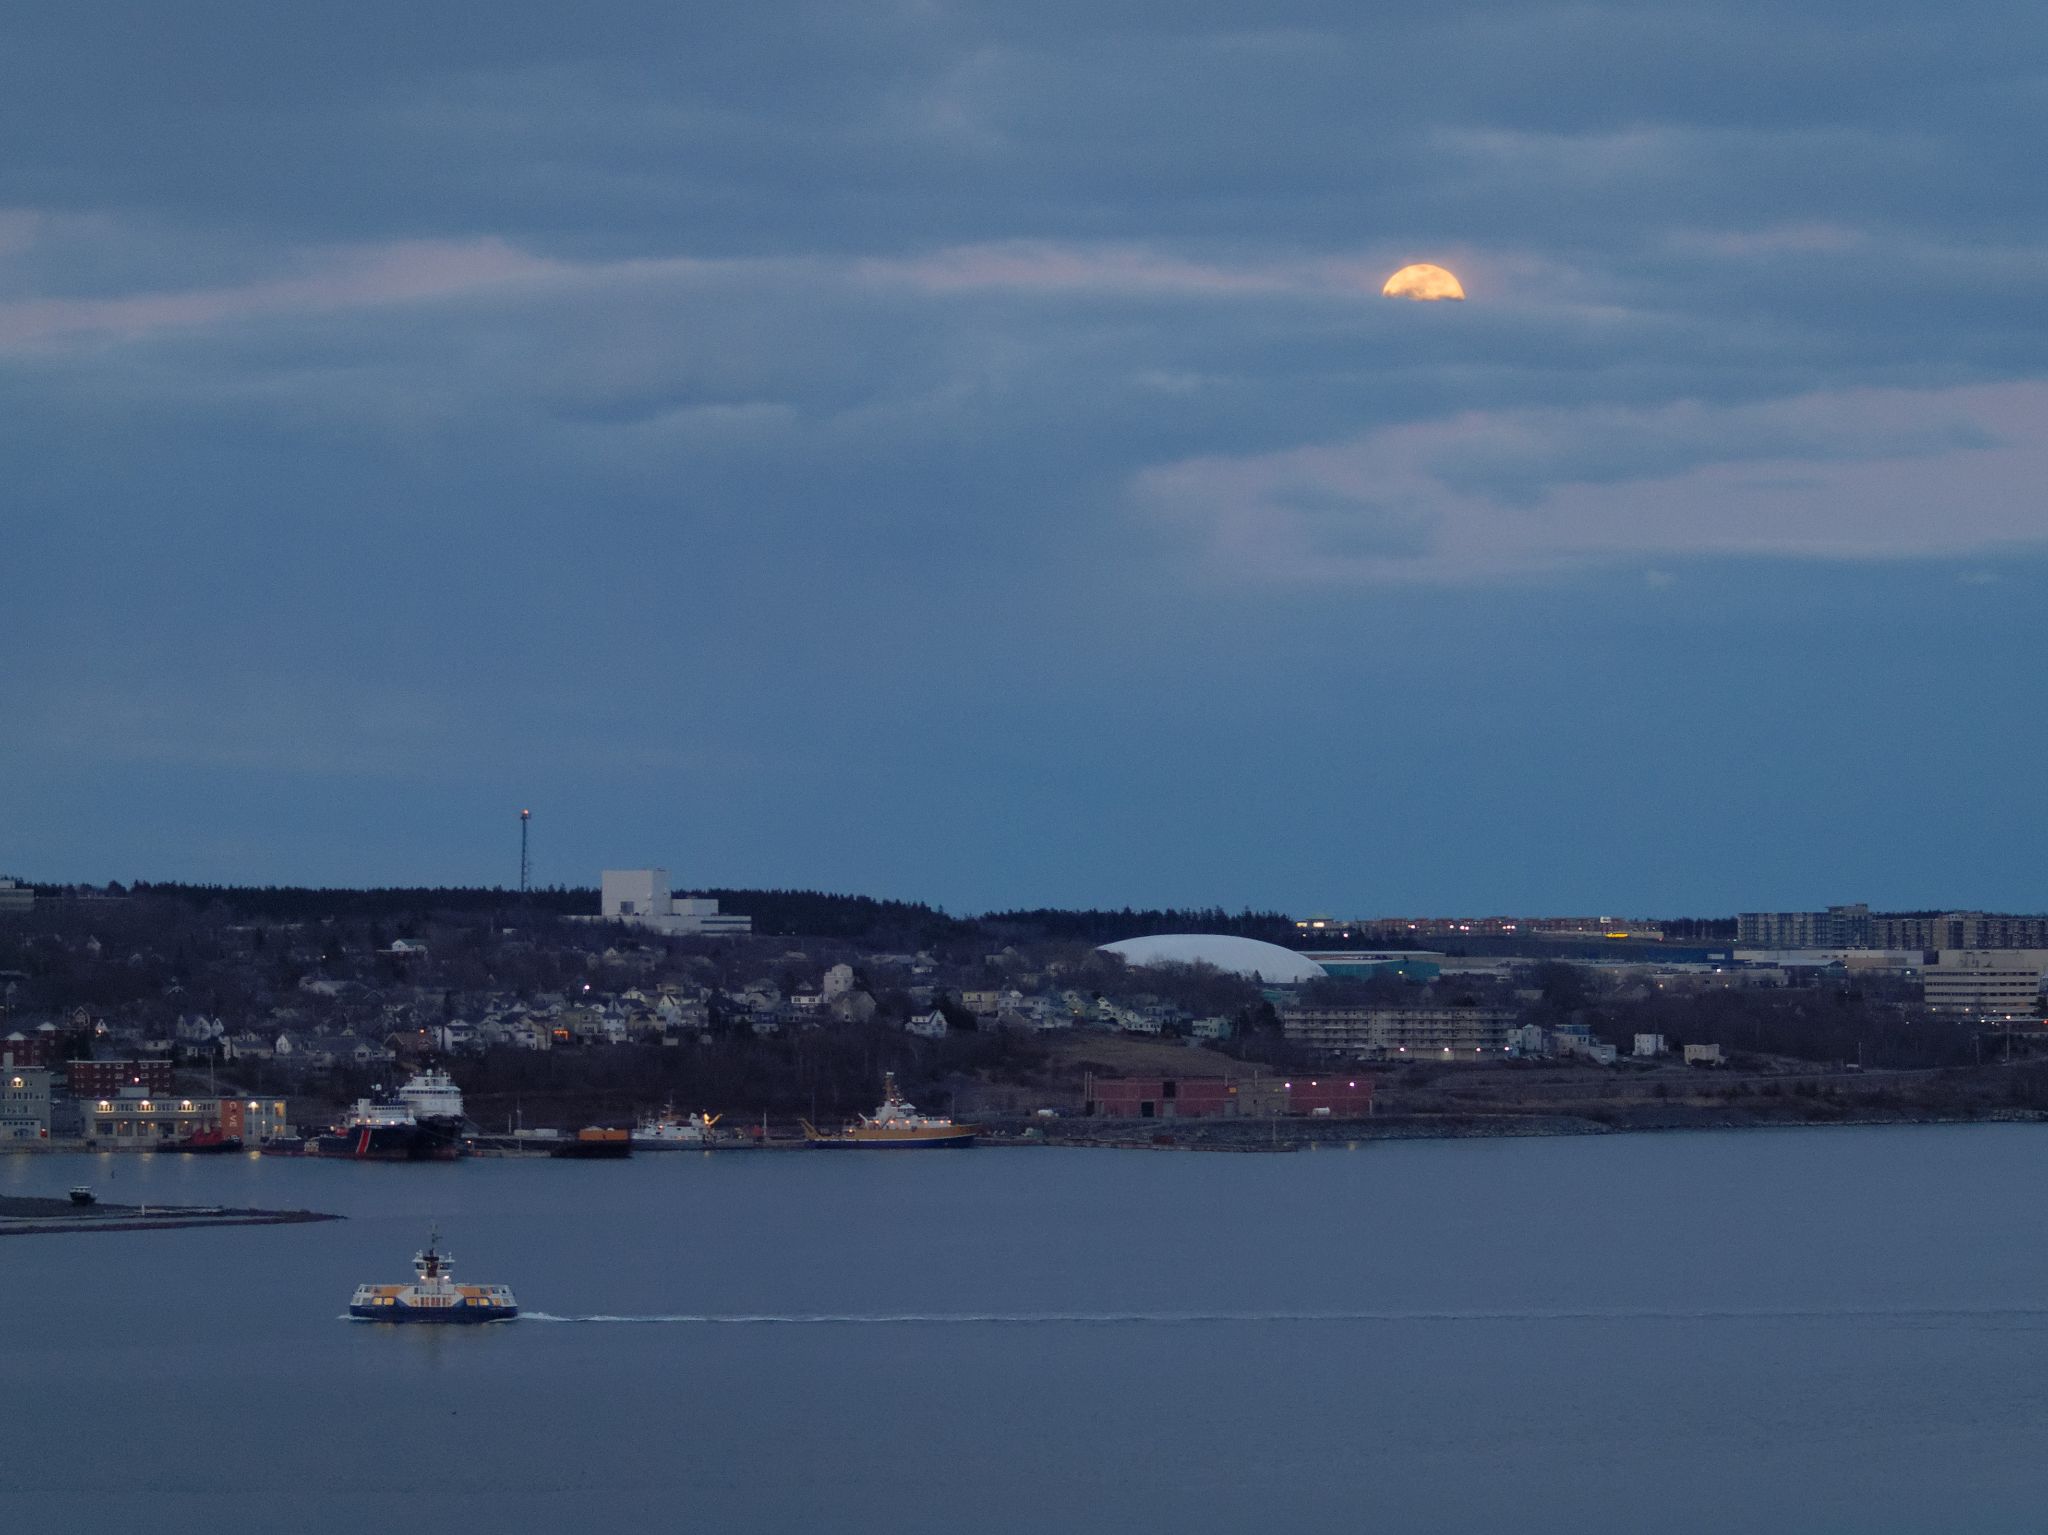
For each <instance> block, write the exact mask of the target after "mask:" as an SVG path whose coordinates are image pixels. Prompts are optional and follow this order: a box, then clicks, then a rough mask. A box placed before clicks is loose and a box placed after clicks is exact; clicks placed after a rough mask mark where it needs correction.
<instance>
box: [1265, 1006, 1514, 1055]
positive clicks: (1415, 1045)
mask: <svg viewBox="0 0 2048 1535" xmlns="http://www.w3.org/2000/svg"><path fill="white" fill-rule="evenodd" d="M1517 1016H1518V1015H1517V1014H1516V1013H1515V1012H1514V1011H1513V1010H1512V1009H1510V1008H1493V1007H1313V1008H1311V1007H1289V1008H1283V1009H1281V1011H1280V1027H1281V1030H1282V1032H1283V1033H1285V1034H1286V1036H1287V1038H1288V1039H1289V1040H1290V1041H1291V1042H1293V1043H1295V1044H1298V1045H1303V1046H1305V1047H1307V1048H1308V1049H1310V1050H1315V1051H1318V1052H1320V1053H1322V1054H1325V1055H1341V1056H1350V1057H1352V1058H1354V1059H1358V1060H1384V1059H1391V1058H1397V1057H1400V1056H1423V1055H1428V1056H1436V1057H1439V1058H1441V1059H1446V1060H1475V1059H1484V1058H1485V1057H1488V1056H1498V1055H1501V1054H1504V1053H1505V1052H1506V1050H1507V1047H1508V1033H1509V1031H1510V1030H1511V1029H1513V1028H1514V1026H1515V1021H1516V1018H1517Z"/></svg>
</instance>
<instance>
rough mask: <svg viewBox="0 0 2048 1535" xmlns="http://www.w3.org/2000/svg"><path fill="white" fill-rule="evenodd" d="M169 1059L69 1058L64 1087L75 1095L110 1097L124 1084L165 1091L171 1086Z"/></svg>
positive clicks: (66, 1065)
mask: <svg viewBox="0 0 2048 1535" xmlns="http://www.w3.org/2000/svg"><path fill="white" fill-rule="evenodd" d="M171 1070H172V1068H171V1063H170V1062H169V1061H67V1062H65V1064H64V1078H65V1087H66V1088H67V1089H68V1090H69V1092H70V1094H71V1096H72V1097H74V1098H81V1099H83V1098H95V1099H97V1098H111V1097H113V1096H114V1095H115V1094H117V1093H119V1092H120V1091H122V1089H124V1088H129V1087H139V1088H145V1089H147V1090H148V1091H149V1092H151V1093H156V1094H159V1095H161V1094H164V1093H168V1092H169V1091H170V1090H171Z"/></svg>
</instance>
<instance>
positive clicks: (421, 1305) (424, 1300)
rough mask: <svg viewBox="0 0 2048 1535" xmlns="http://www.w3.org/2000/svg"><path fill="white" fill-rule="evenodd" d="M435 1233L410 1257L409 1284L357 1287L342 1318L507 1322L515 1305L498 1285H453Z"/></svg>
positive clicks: (450, 1261) (447, 1260)
mask: <svg viewBox="0 0 2048 1535" xmlns="http://www.w3.org/2000/svg"><path fill="white" fill-rule="evenodd" d="M440 1240H441V1234H440V1233H439V1232H438V1231H437V1232H435V1233H433V1234H432V1235H431V1236H429V1237H428V1238H427V1246H426V1251H424V1252H420V1253H415V1254H414V1255H413V1260H412V1270H413V1274H414V1276H415V1277H414V1279H413V1282H412V1283H411V1284H402V1285H401V1284H366V1285H357V1286H356V1293H355V1295H354V1296H353V1297H351V1299H350V1300H349V1303H348V1314H349V1315H350V1316H351V1317H354V1318H356V1319H357V1320H358V1321H364V1322H509V1321H511V1320H512V1319H513V1318H514V1317H516V1316H518V1315H519V1303H518V1302H517V1301H515V1300H513V1298H512V1292H511V1291H510V1290H508V1289H506V1288H505V1287H504V1286H503V1285H501V1284H457V1283H456V1282H455V1280H454V1278H453V1277H452V1276H451V1274H450V1270H451V1269H452V1268H453V1267H454V1261H455V1260H454V1259H452V1258H450V1257H449V1256H448V1255H447V1254H446V1253H444V1252H442V1251H441V1250H440V1247H439V1243H440Z"/></svg>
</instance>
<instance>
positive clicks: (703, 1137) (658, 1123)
mask: <svg viewBox="0 0 2048 1535" xmlns="http://www.w3.org/2000/svg"><path fill="white" fill-rule="evenodd" d="M720 1117H721V1116H719V1115H717V1114H692V1115H690V1116H689V1117H688V1118H678V1117H677V1115H676V1112H675V1110H674V1109H673V1108H670V1109H664V1110H663V1111H662V1112H661V1113H660V1114H658V1115H650V1116H649V1117H648V1118H646V1119H643V1120H641V1121H640V1123H639V1124H637V1125H635V1126H634V1127H633V1149H634V1150H636V1151H641V1150H652V1151H663V1150H671V1149H677V1148H681V1149H685V1150H687V1149H689V1148H692V1147H697V1146H708V1145H710V1144H711V1142H712V1139H713V1137H712V1134H711V1127H712V1126H713V1125H715V1124H717V1123H718V1121H719V1119H720Z"/></svg>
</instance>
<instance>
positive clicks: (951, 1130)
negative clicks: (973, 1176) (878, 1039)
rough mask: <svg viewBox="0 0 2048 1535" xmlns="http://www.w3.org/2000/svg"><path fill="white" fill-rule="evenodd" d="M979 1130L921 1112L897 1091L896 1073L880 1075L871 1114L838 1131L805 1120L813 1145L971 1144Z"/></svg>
mask: <svg viewBox="0 0 2048 1535" xmlns="http://www.w3.org/2000/svg"><path fill="white" fill-rule="evenodd" d="M979 1133H980V1130H979V1128H978V1127H977V1126H974V1125H962V1124H955V1123H954V1122H953V1121H952V1120H950V1119H948V1118H946V1117H945V1116H944V1115H940V1114H920V1113H919V1112H918V1111H917V1105H916V1104H914V1103H911V1102H909V1101H908V1100H907V1099H905V1098H904V1097H903V1095H902V1094H901V1093H899V1092H897V1091H896V1073H895V1072H893V1071H891V1072H887V1073H885V1074H884V1075H883V1078H882V1104H881V1107H880V1108H878V1109H876V1110H875V1112H874V1113H872V1114H863V1115H862V1116H861V1117H860V1118H859V1119H857V1120H855V1121H854V1122H853V1123H852V1124H850V1125H848V1126H847V1127H846V1128H845V1129H844V1130H841V1131H840V1132H838V1133H837V1134H832V1133H830V1132H827V1131H824V1130H820V1129H818V1128H817V1127H816V1126H814V1125H813V1124H811V1123H810V1121H808V1120H806V1121H804V1139H805V1140H807V1141H809V1142H810V1143H811V1144H812V1145H813V1146H842V1147H852V1148H856V1149H872V1150H880V1149H882V1148H884V1147H901V1148H905V1149H908V1148H912V1147H920V1146H922V1147H929V1148H932V1149H934V1150H936V1149H939V1148H943V1147H949V1146H972V1145H973V1144H974V1137H975V1136H976V1135H978V1134H979Z"/></svg>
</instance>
